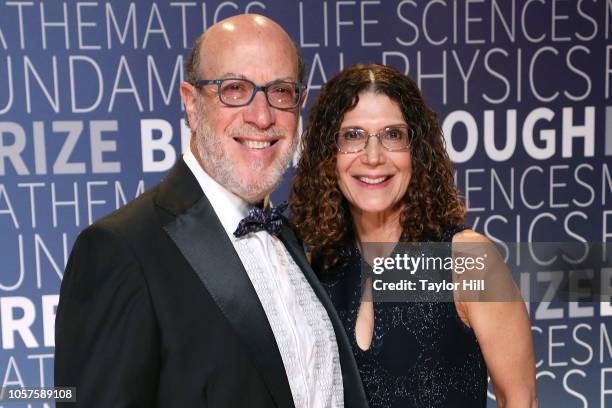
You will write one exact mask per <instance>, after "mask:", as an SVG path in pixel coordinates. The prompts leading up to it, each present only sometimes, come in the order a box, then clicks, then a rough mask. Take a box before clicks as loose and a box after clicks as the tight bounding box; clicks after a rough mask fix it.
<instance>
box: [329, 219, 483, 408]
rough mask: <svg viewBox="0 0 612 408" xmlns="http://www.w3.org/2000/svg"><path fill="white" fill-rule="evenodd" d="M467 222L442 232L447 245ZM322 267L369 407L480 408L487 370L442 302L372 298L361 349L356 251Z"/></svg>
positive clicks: (472, 339) (451, 308)
mask: <svg viewBox="0 0 612 408" xmlns="http://www.w3.org/2000/svg"><path fill="white" fill-rule="evenodd" d="M463 229H465V227H455V228H452V229H449V230H448V231H446V232H445V234H444V235H443V237H442V240H441V241H442V242H449V243H450V242H451V241H452V237H453V235H454V234H455V233H457V232H459V231H462V230H463ZM347 255H348V260H347V262H345V263H343V264H342V265H339V266H335V267H333V268H332V269H331V270H328V271H325V272H326V273H325V276H331V277H333V278H331V279H328V280H327V281H325V280H324V285H325V287H326V289H327V291H328V293H329V295H330V297H331V299H332V302H333V304H334V306H335V307H336V310H337V311H338V314H339V316H340V319H341V320H342V322H343V325H344V327H345V329H346V332H347V335H348V337H349V340H350V342H351V346H352V349H353V353H354V355H355V358H356V361H357V366H358V368H359V373H360V375H361V380H362V382H363V385H364V388H365V391H366V395H367V398H368V401H369V404H370V407H371V408H400V407H401V408H463V407H465V408H468V407H469V408H480V407H482V408H485V407H486V402H487V401H486V397H487V368H486V365H485V362H484V358H483V356H482V352H481V350H480V346H479V344H478V341H477V339H476V336H475V334H474V332H473V330H472V329H471V328H469V327H468V326H466V325H465V324H464V323H463V321H461V318H460V317H459V315H458V313H457V310H456V308H455V304H454V302H452V301H446V302H376V301H375V302H374V333H373V337H372V342H371V344H370V347H369V348H368V349H367V350H362V349H361V348H360V347H359V346H358V345H357V340H356V336H355V323H356V321H357V313H358V311H359V306H360V304H361V294H362V292H361V290H362V285H361V283H362V282H361V279H362V278H361V263H362V262H363V260H362V258H361V254H360V252H359V250H358V249H357V248H355V247H353V248H350V249H349V251H348V254H347Z"/></svg>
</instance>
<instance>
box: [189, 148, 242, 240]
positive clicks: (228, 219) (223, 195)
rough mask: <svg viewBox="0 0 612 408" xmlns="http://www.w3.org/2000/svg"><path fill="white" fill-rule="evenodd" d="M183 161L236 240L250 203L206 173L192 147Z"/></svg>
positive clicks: (228, 233) (227, 230)
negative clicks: (239, 224)
mask: <svg viewBox="0 0 612 408" xmlns="http://www.w3.org/2000/svg"><path fill="white" fill-rule="evenodd" d="M183 160H185V164H187V167H189V169H190V170H191V172H192V173H193V175H194V176H195V178H196V180H197V181H198V183H199V184H200V187H201V188H202V191H203V192H204V194H205V195H206V198H208V201H210V204H211V205H212V207H213V209H214V210H215V213H216V214H217V218H219V221H221V225H223V228H224V229H225V231H226V232H227V235H228V236H229V237H230V239H234V231H236V228H237V227H238V223H239V222H240V221H241V220H242V219H243V218H244V217H246V216H247V214H248V213H249V203H248V202H246V201H245V200H243V199H242V198H240V197H238V196H237V195H236V194H234V193H232V192H230V191H228V190H227V189H225V187H223V186H222V185H221V184H219V183H218V182H217V181H216V180H215V179H213V178H212V177H211V176H210V175H209V174H208V173H206V172H205V171H204V169H202V166H200V163H198V160H197V159H196V157H195V155H194V154H193V152H192V151H191V147H189V148H188V149H187V151H186V152H185V153H184V154H183Z"/></svg>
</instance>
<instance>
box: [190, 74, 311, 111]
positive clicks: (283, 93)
mask: <svg viewBox="0 0 612 408" xmlns="http://www.w3.org/2000/svg"><path fill="white" fill-rule="evenodd" d="M205 85H217V95H219V99H220V100H221V102H223V103H224V104H226V105H227V106H234V107H239V106H246V105H248V104H250V103H251V101H253V98H254V97H255V94H256V93H257V92H259V91H262V92H263V93H264V95H265V96H266V100H267V101H268V105H270V106H271V107H273V108H277V109H293V108H295V107H297V106H298V105H299V103H300V98H301V96H302V93H303V92H304V90H305V89H306V85H303V84H301V83H298V82H290V81H282V80H279V81H272V82H269V83H267V84H265V85H263V86H257V85H255V84H254V83H253V82H252V81H249V80H248V79H243V78H223V79H200V80H198V81H196V82H195V86H196V87H198V88H201V87H203V86H205Z"/></svg>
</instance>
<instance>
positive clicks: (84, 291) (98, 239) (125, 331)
mask: <svg viewBox="0 0 612 408" xmlns="http://www.w3.org/2000/svg"><path fill="white" fill-rule="evenodd" d="M143 239H146V238H143ZM159 353H160V351H159V334H158V329H157V325H156V318H155V315H154V310H153V307H152V303H151V299H150V296H149V292H148V288H147V285H146V281H145V278H144V275H143V274H142V271H141V268H140V265H139V263H138V260H137V258H136V257H135V256H134V254H133V252H132V251H131V249H130V248H129V246H128V244H127V243H126V242H125V240H123V239H122V238H121V237H120V236H118V235H117V234H115V233H113V232H111V231H110V230H108V229H105V228H103V227H100V226H96V225H94V226H91V227H89V228H88V229H86V230H85V231H83V232H82V233H81V234H80V235H79V237H78V238H77V241H76V242H75V245H74V247H73V249H72V253H71V255H70V259H69V261H68V264H67V266H66V271H65V272H64V278H63V280H62V285H61V290H60V301H59V305H58V309H57V316H56V322H55V368H54V370H55V386H56V387H60V386H64V387H76V399H77V402H76V404H73V403H65V404H64V403H58V404H57V407H58V408H62V407H75V406H76V407H87V408H96V407H114V408H123V407H131V408H136V407H143V408H144V407H147V408H150V407H154V406H156V402H155V400H156V394H157V384H158V378H159V365H160V355H159Z"/></svg>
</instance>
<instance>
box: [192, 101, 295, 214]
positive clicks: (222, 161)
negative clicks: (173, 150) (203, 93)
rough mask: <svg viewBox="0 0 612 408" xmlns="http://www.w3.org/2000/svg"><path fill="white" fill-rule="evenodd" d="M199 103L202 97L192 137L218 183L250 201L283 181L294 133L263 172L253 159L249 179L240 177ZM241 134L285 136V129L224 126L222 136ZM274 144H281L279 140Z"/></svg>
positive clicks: (260, 163) (262, 196) (200, 157)
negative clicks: (197, 122)
mask: <svg viewBox="0 0 612 408" xmlns="http://www.w3.org/2000/svg"><path fill="white" fill-rule="evenodd" d="M202 102H203V101H201V97H198V106H197V114H198V116H199V117H200V121H199V125H198V129H197V134H196V135H195V138H196V147H197V149H198V156H199V157H198V158H199V160H200V164H201V165H205V166H206V170H207V173H209V175H210V176H211V177H212V178H213V179H214V180H215V181H216V182H217V183H219V184H221V185H222V186H223V187H225V188H226V189H227V190H229V191H231V192H232V193H234V194H236V195H237V196H239V197H241V198H243V199H244V200H246V201H248V202H250V203H256V202H259V201H261V200H263V199H264V197H265V196H266V195H268V194H270V193H271V192H272V191H274V189H275V188H276V187H277V186H278V185H279V184H280V182H281V181H282V177H283V174H285V171H286V170H287V167H288V166H289V162H290V161H291V158H292V156H293V152H294V151H295V148H296V146H297V142H298V138H297V137H296V136H297V135H294V137H293V141H292V143H291V146H290V147H289V149H287V151H286V152H283V153H282V154H281V156H280V157H278V158H277V159H276V162H275V163H274V164H273V165H272V167H271V168H270V169H269V170H268V171H267V173H265V174H264V173H262V172H263V170H264V166H265V164H264V163H263V162H262V161H259V160H253V161H251V162H250V163H249V165H248V174H249V175H251V176H250V177H249V178H248V179H243V178H240V176H239V174H238V172H237V169H236V165H235V163H234V161H233V160H232V158H231V157H230V156H229V154H228V153H227V152H226V151H224V150H223V148H222V147H221V144H220V143H218V141H217V140H218V137H217V136H215V135H214V134H213V132H212V129H210V127H209V126H208V123H207V121H206V112H205V110H204V106H203V103H202ZM243 134H250V135H253V134H259V135H266V136H280V137H283V138H284V137H287V135H286V133H285V132H284V131H282V130H280V129H278V128H276V127H271V128H270V129H267V130H264V131H262V130H260V129H257V128H254V127H253V126H250V125H244V126H242V127H240V128H237V129H227V130H226V131H225V133H224V134H223V136H222V137H224V138H233V137H236V136H241V135H243ZM277 143H280V141H279V142H277ZM253 175H256V176H253Z"/></svg>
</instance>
